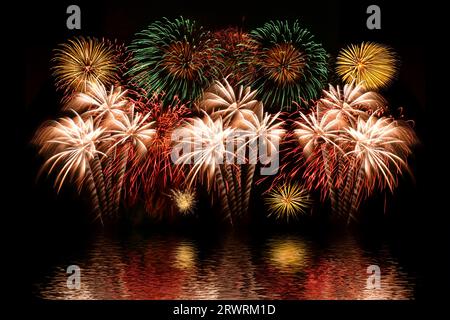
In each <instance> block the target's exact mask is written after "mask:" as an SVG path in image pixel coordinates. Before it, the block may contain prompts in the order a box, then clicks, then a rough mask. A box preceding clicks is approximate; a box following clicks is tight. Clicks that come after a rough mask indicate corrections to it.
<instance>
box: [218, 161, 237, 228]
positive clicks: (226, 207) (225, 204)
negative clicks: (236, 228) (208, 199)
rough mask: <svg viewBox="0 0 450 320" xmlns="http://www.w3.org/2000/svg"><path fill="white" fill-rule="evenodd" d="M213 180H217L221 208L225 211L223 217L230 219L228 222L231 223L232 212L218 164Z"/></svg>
mask: <svg viewBox="0 0 450 320" xmlns="http://www.w3.org/2000/svg"><path fill="white" fill-rule="evenodd" d="M215 180H216V182H217V186H218V191H219V196H220V199H221V202H222V206H223V207H222V210H223V212H224V213H225V217H226V218H228V219H229V220H230V224H231V225H233V214H232V212H231V209H230V205H229V202H228V196H227V194H226V186H225V182H224V180H223V175H222V171H221V169H220V167H219V166H217V167H216V168H215Z"/></svg>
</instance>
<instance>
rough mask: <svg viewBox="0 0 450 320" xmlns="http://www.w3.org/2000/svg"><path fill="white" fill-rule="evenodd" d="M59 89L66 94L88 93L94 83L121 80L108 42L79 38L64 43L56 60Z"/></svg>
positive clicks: (54, 67)
mask: <svg viewBox="0 0 450 320" xmlns="http://www.w3.org/2000/svg"><path fill="white" fill-rule="evenodd" d="M52 62H53V64H54V66H53V74H54V76H55V78H56V86H57V88H59V89H61V90H64V91H65V93H66V94H67V93H70V92H73V91H78V92H85V91H86V90H87V88H88V84H89V83H91V82H96V81H98V82H100V83H103V84H105V85H108V84H113V83H114V82H115V81H116V80H117V69H118V65H117V59H116V53H115V50H114V47H113V45H112V44H111V43H110V42H109V41H106V40H97V39H95V38H83V37H77V38H73V39H70V40H69V41H68V42H67V43H64V44H61V45H60V46H59V48H58V49H56V50H55V56H54V58H53V59H52Z"/></svg>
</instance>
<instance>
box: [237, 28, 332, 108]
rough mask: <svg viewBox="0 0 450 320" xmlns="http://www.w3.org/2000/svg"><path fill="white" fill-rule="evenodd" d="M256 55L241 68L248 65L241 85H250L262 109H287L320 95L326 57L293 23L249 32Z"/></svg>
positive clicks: (250, 55)
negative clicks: (247, 71) (259, 98)
mask: <svg viewBox="0 0 450 320" xmlns="http://www.w3.org/2000/svg"><path fill="white" fill-rule="evenodd" d="M250 35H251V37H252V40H253V43H254V45H255V51H256V53H253V52H252V53H250V54H249V55H248V57H246V58H245V59H244V60H243V62H242V65H244V66H245V65H248V64H250V65H251V66H253V68H249V69H248V70H250V71H252V70H254V72H253V71H252V72H249V73H248V74H247V75H245V77H244V80H243V82H245V83H247V84H250V83H251V84H252V87H254V88H255V89H256V90H257V91H258V94H259V96H260V97H261V100H262V102H263V103H264V105H266V106H268V107H269V108H272V109H288V110H289V109H290V108H291V105H292V103H293V102H298V103H303V102H304V101H309V100H310V99H313V98H316V97H317V96H318V95H319V94H320V90H321V89H322V88H323V85H324V84H325V81H326V79H327V76H328V69H327V59H328V55H327V53H326V52H325V50H324V49H323V47H322V45H321V44H319V43H317V42H315V41H314V37H313V35H312V34H311V33H310V32H309V31H308V30H307V29H304V28H302V27H301V25H300V23H299V22H298V21H295V22H294V23H288V22H282V21H271V22H268V23H266V24H264V26H262V27H261V28H258V29H256V30H254V31H252V32H251V34H250Z"/></svg>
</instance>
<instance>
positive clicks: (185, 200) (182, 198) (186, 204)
mask: <svg viewBox="0 0 450 320" xmlns="http://www.w3.org/2000/svg"><path fill="white" fill-rule="evenodd" d="M170 197H171V199H172V200H173V201H174V203H175V205H176V207H177V209H178V211H179V212H180V213H181V214H183V215H188V214H191V213H193V212H194V210H195V206H196V204H197V200H196V196H195V192H194V191H192V190H190V189H186V190H179V189H173V190H171V195H170Z"/></svg>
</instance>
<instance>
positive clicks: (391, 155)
mask: <svg viewBox="0 0 450 320" xmlns="http://www.w3.org/2000/svg"><path fill="white" fill-rule="evenodd" d="M341 139H342V144H343V147H344V148H346V149H347V150H348V151H347V153H346V157H347V158H348V160H347V161H348V162H349V165H350V169H349V172H348V173H347V180H346V187H345V190H344V195H345V203H344V205H345V206H346V210H347V211H348V212H349V214H348V221H349V222H350V220H351V219H352V218H353V219H354V218H355V217H354V214H355V213H356V211H357V209H358V207H359V204H360V202H361V200H362V198H364V197H368V196H369V195H370V194H371V193H372V192H373V190H374V189H375V188H376V187H378V188H379V189H380V190H383V189H385V188H386V187H387V188H389V190H390V191H391V192H392V191H393V190H394V188H395V186H396V185H397V180H398V176H399V175H401V174H402V173H403V172H404V171H405V170H406V171H409V169H408V165H407V163H406V159H407V157H408V156H409V155H410V154H411V153H412V149H411V148H412V145H413V144H415V143H416V142H417V138H416V136H415V134H414V132H413V131H412V129H411V128H410V127H409V125H407V124H405V123H404V122H402V121H395V120H393V119H390V118H385V117H383V118H377V117H375V116H370V117H369V119H367V120H364V119H361V118H359V119H358V123H357V126H356V127H354V128H353V127H349V128H346V129H345V134H344V135H342V138H341Z"/></svg>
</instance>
